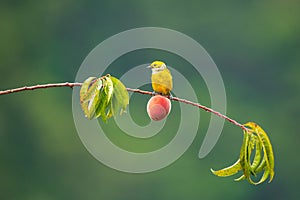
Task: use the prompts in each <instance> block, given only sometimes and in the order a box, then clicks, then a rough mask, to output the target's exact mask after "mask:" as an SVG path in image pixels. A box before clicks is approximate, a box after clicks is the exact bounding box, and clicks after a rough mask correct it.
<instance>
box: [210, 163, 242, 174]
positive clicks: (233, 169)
mask: <svg viewBox="0 0 300 200" xmlns="http://www.w3.org/2000/svg"><path fill="white" fill-rule="evenodd" d="M241 169H242V166H241V163H240V159H238V160H237V161H236V162H235V163H234V164H233V165H231V166H229V167H226V168H224V169H220V170H217V171H214V170H213V169H210V170H211V172H212V173H213V174H214V175H217V176H221V177H226V176H231V175H234V174H236V173H238V172H239V171H240V170H241Z"/></svg>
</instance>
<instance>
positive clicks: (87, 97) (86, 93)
mask: <svg viewBox="0 0 300 200" xmlns="http://www.w3.org/2000/svg"><path fill="white" fill-rule="evenodd" d="M101 88H102V81H101V80H100V79H96V78H95V77H90V78H88V79H87V80H86V81H84V83H83V85H82V87H81V90H80V102H81V107H82V110H83V111H84V113H85V116H86V117H87V118H88V119H93V118H94V116H95V112H96V108H97V106H98V104H99V92H100V90H101Z"/></svg>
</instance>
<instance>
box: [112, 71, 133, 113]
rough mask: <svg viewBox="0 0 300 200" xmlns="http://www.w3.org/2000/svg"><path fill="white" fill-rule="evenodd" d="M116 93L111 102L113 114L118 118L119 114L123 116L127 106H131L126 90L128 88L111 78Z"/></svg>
mask: <svg viewBox="0 0 300 200" xmlns="http://www.w3.org/2000/svg"><path fill="white" fill-rule="evenodd" d="M111 80H112V83H113V87H114V93H113V97H112V101H111V114H112V115H113V116H117V115H118V114H120V115H121V114H122V113H123V112H125V110H126V107H127V105H128V104H129V95H128V92H127V90H126V87H125V86H124V85H123V83H122V82H121V81H120V80H119V79H117V78H115V77H111Z"/></svg>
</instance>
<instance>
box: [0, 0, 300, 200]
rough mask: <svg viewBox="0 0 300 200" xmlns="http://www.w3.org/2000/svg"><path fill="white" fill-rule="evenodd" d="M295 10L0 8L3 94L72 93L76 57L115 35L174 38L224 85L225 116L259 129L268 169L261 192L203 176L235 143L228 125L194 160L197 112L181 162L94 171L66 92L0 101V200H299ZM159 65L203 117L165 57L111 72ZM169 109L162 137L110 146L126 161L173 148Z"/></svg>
mask: <svg viewBox="0 0 300 200" xmlns="http://www.w3.org/2000/svg"><path fill="white" fill-rule="evenodd" d="M299 9H300V2H299V1H297V0H287V1H237V0H230V1H196V0H195V1H174V0H164V1H158V0H152V1H142V0H134V1H76V2H75V1H70V0H66V1H59V0H53V1H50V0H41V1H33V0H24V1H8V0H4V1H3V0H2V1H0V27H1V28H0V30H1V31H0V41H1V42H0V58H1V59H0V89H1V90H2V89H8V88H14V87H18V86H24V85H34V84H38V83H50V82H64V81H73V80H74V79H75V75H76V72H77V70H78V68H79V66H80V65H81V63H82V61H83V59H84V58H85V57H86V55H87V54H88V53H89V52H90V51H91V50H92V49H93V48H94V47H95V46H96V45H97V44H99V43H100V42H101V41H103V40H105V39H107V38H108V37H110V36H112V35H114V34H117V33H119V32H121V31H124V30H127V29H131V28H136V27H145V26H156V27H165V28H170V29H174V30H177V31H180V32H183V33H185V34H187V35H188V36H190V37H192V38H194V39H195V40H196V41H198V42H199V43H200V44H202V45H203V46H204V48H205V49H206V50H207V51H208V53H209V54H210V55H211V57H212V58H213V59H214V61H215V63H216V64H217V66H218V68H219V70H220V72H221V74H222V77H223V80H224V84H225V87H226V92H227V101H228V103H227V109H228V112H227V114H228V115H229V116H232V117H233V118H235V119H237V120H238V121H240V122H247V121H255V122H257V123H259V124H260V125H262V127H263V128H264V129H265V130H266V131H267V133H268V134H269V136H270V138H271V141H272V143H273V146H274V151H275V159H276V160H275V161H276V163H275V170H276V175H275V179H274V181H273V182H272V183H270V184H267V183H264V184H262V185H259V186H252V185H250V184H248V183H247V182H246V181H244V182H238V183H236V182H234V181H233V177H229V178H218V177H215V176H213V175H212V174H211V172H210V171H209V169H210V168H211V167H213V168H215V169H218V168H222V167H225V166H227V165H229V164H231V163H233V162H234V161H235V160H236V158H237V156H238V153H239V148H240V145H241V142H242V132H241V130H240V129H239V128H237V127H234V126H233V125H231V124H229V123H226V124H225V127H224V130H223V133H222V135H221V137H220V140H219V141H218V143H217V145H216V146H215V148H214V149H213V151H212V152H211V153H210V154H209V155H208V156H207V157H205V158H204V159H201V160H199V159H198V157H197V154H198V151H199V148H200V146H201V144H202V141H203V137H204V133H205V130H206V129H207V124H208V122H209V121H208V120H209V117H210V114H209V113H205V112H203V111H199V112H200V114H201V122H200V129H199V131H198V134H197V137H196V138H195V141H194V143H193V144H192V146H191V147H190V148H189V149H188V151H187V152H186V153H185V154H184V155H183V156H182V157H181V158H180V159H179V160H177V161H176V162H175V163H173V164H172V165H171V166H169V167H167V168H164V169H162V170H159V171H156V172H153V173H148V174H126V173H123V172H118V171H115V170H113V169H110V168H108V167H106V166H104V165H103V164H101V163H100V162H99V161H97V160H96V159H94V158H93V157H92V156H91V155H90V154H89V153H88V151H87V150H86V149H85V147H84V146H83V144H82V143H81V141H80V139H79V137H78V135H77V132H76V129H75V126H74V122H73V117H72V109H71V95H72V90H71V89H70V88H57V89H45V90H38V91H28V92H23V93H16V94H10V95H5V96H0V199H8V200H9V199H24V200H26V199H30V200H35V199H38V200H52V199H201V198H202V199H245V200H246V199H299V196H300V192H299V179H300V176H299V173H298V170H299V167H300V161H299V156H298V152H299V150H300V149H299V139H300V137H299V128H298V121H299V118H300V114H299V113H300V107H299V102H300V93H299V91H300V77H299V75H300V68H299V65H300V56H299V52H300V26H299V24H300V12H299ZM157 57H159V59H162V60H165V61H166V62H167V63H170V64H171V65H172V66H174V67H175V68H176V69H178V70H180V71H181V73H182V74H184V75H185V76H186V77H187V78H189V79H190V81H191V83H192V84H193V86H194V87H195V91H197V94H198V98H199V101H200V102H201V103H203V104H205V105H208V106H209V105H210V101H209V94H208V92H207V89H206V87H205V84H204V83H203V80H202V79H201V76H196V75H194V74H195V73H193V70H192V68H191V67H189V66H188V63H186V62H185V61H184V60H182V59H180V58H176V56H174V55H169V54H168V53H166V52H158V51H152V50H149V51H141V52H133V53H132V54H128V55H126V56H123V57H120V58H119V59H118V60H116V61H115V62H114V63H112V65H111V66H110V68H109V69H110V70H111V71H110V72H112V73H114V74H115V75H116V76H117V75H119V74H122V73H123V72H125V71H126V70H128V69H130V68H131V67H133V66H136V65H139V64H143V63H147V62H151V61H152V60H155V59H157ZM116 66H118V68H117V67H116ZM99 67H101V66H99ZM145 73H149V76H150V72H149V71H146V70H145ZM174 81H176V80H174ZM147 87H148V88H149V86H145V88H147ZM148 98H149V97H146V96H141V95H134V96H133V99H132V102H131V104H130V108H129V109H130V111H131V113H132V115H133V116H134V118H135V120H136V122H137V123H138V124H140V125H143V124H147V123H149V119H148V118H147V114H146V111H145V112H144V113H143V112H141V110H142V108H141V106H144V107H145V104H146V102H147V100H148ZM176 107H178V105H176V103H174V109H173V110H172V113H171V115H170V120H169V121H168V125H169V127H170V128H169V130H168V131H165V133H160V135H163V136H162V137H161V138H162V139H161V140H159V139H154V140H152V144H150V145H139V142H138V141H133V142H130V141H129V140H130V138H124V136H122V134H121V133H120V132H118V131H117V130H116V131H112V132H111V133H109V135H110V136H109V137H111V138H112V140H114V142H115V143H117V144H118V145H119V146H121V147H124V148H128V149H129V150H132V151H134V150H135V147H136V148H137V150H136V151H143V150H149V149H151V148H152V147H159V146H160V145H163V143H164V142H167V141H168V140H170V138H172V128H176V126H177V125H176V124H178V120H176V116H177V115H178V113H180V111H178V109H176ZM172 117H174V121H172V120H171V119H172ZM141 134H142V133H141ZM142 142H144V141H142ZM134 145H136V146H134ZM151 145H152V146H151ZM143 148H144V149H143Z"/></svg>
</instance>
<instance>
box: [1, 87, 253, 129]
mask: <svg viewBox="0 0 300 200" xmlns="http://www.w3.org/2000/svg"><path fill="white" fill-rule="evenodd" d="M75 86H82V83H69V82H65V83H51V84H43V85H33V86H24V87H20V88H15V89H9V90H3V91H0V95H5V94H11V93H16V92H22V91H26V90H36V89H45V88H52V87H70V88H73V87H75ZM126 89H127V91H129V92H137V93H140V94H146V95H151V96H152V95H153V93H152V92H149V91H144V90H140V89H132V88H126ZM167 98H169V99H170V100H172V101H178V102H182V103H186V104H189V105H192V106H195V107H198V108H200V109H203V110H205V111H206V112H210V113H213V114H215V115H217V116H219V117H221V118H223V119H225V120H227V121H228V122H230V123H232V124H234V125H235V126H238V127H240V128H241V129H243V130H245V131H249V129H247V128H246V127H245V126H244V125H242V124H240V123H238V122H237V121H235V120H233V119H231V118H229V117H227V116H226V115H223V114H221V113H220V112H217V111H215V110H213V109H211V108H208V107H206V106H203V105H201V104H199V103H194V102H192V101H189V100H186V99H180V98H178V97H170V96H168V97H167Z"/></svg>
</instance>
